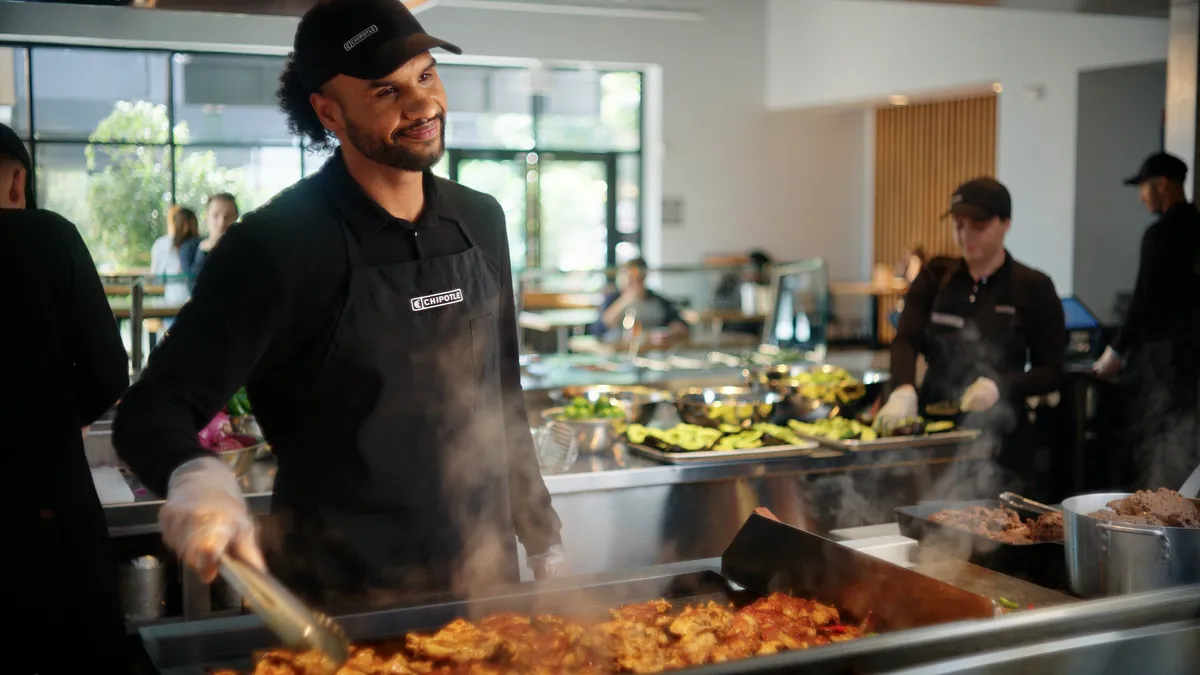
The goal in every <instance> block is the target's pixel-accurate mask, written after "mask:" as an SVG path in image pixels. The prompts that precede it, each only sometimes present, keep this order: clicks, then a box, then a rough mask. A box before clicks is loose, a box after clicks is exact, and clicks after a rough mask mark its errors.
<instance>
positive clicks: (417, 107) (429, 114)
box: [404, 96, 442, 120]
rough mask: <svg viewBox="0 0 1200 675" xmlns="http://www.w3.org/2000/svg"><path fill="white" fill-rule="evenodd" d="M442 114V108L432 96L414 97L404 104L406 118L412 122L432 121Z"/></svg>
mask: <svg viewBox="0 0 1200 675" xmlns="http://www.w3.org/2000/svg"><path fill="white" fill-rule="evenodd" d="M441 112H442V109H441V106H440V105H439V104H438V102H437V100H435V99H434V98H433V97H432V96H413V97H410V98H409V99H408V100H406V101H405V102H404V116H405V117H407V118H408V119H410V120H426V119H431V118H433V117H437V116H438V115H439V114H440V113H441Z"/></svg>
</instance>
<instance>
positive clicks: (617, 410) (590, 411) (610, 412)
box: [562, 396, 625, 420]
mask: <svg viewBox="0 0 1200 675" xmlns="http://www.w3.org/2000/svg"><path fill="white" fill-rule="evenodd" d="M562 419H564V420H601V419H603V420H620V419H625V409H624V408H622V407H621V404H620V402H618V401H617V400H616V399H607V398H602V399H600V400H598V401H596V402H595V403H592V402H591V401H589V400H588V399H586V398H584V397H583V396H576V397H575V398H573V399H571V402H570V403H568V404H567V405H566V407H564V408H563V412H562Z"/></svg>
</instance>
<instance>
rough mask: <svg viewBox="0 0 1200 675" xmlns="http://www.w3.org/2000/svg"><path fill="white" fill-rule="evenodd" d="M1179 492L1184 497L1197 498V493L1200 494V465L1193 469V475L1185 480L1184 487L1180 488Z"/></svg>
mask: <svg viewBox="0 0 1200 675" xmlns="http://www.w3.org/2000/svg"><path fill="white" fill-rule="evenodd" d="M1179 494H1180V495H1181V496H1183V498H1184V499H1195V498H1196V495H1197V494H1200V466H1198V467H1196V468H1195V470H1193V471H1192V475H1190V476H1188V477H1187V480H1185V481H1183V487H1181V488H1179Z"/></svg>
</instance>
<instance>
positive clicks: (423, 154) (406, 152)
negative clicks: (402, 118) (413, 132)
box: [346, 114, 446, 171]
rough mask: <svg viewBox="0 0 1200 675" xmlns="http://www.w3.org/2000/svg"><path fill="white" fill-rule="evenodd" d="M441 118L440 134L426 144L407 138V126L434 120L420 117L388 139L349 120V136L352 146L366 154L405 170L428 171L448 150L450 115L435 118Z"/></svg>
mask: <svg viewBox="0 0 1200 675" xmlns="http://www.w3.org/2000/svg"><path fill="white" fill-rule="evenodd" d="M433 119H436V120H438V137H437V139H436V140H434V141H433V142H428V143H426V144H425V145H424V147H412V146H410V145H408V144H406V143H405V142H404V140H403V133H404V131H406V130H407V129H411V128H413V127H416V126H420V125H422V124H425V123H427V122H429V121H431V120H419V121H418V122H417V123H416V124H412V125H409V127H407V128H406V129H404V130H401V131H398V132H396V133H394V134H392V135H390V136H388V137H386V138H378V137H376V136H372V135H371V133H370V132H369V131H367V130H366V129H364V128H362V127H360V126H358V125H357V124H355V123H354V122H352V121H350V120H349V119H347V120H346V135H347V136H348V137H349V138H348V140H349V141H350V145H352V146H354V149H355V150H357V151H358V152H359V154H361V155H362V156H363V157H366V158H367V159H369V160H371V161H372V162H376V163H378V164H382V165H384V166H389V167H391V168H393V169H400V170H401V171H426V170H428V169H431V168H433V166H434V165H435V164H437V163H438V162H439V161H441V159H442V155H443V154H445V152H446V116H445V115H444V114H439V115H438V116H437V117H435V118H433Z"/></svg>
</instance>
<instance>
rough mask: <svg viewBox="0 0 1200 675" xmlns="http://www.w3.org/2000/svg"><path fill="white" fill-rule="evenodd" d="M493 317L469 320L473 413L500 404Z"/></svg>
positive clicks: (485, 316)
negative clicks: (472, 376)
mask: <svg viewBox="0 0 1200 675" xmlns="http://www.w3.org/2000/svg"><path fill="white" fill-rule="evenodd" d="M498 352H499V350H498V349H497V345H496V321H495V318H494V315H492V314H485V315H483V316H480V317H476V318H474V319H471V359H472V363H473V365H474V367H475V412H476V413H479V412H483V411H485V410H488V409H490V408H493V407H494V406H498V405H499V404H500V359H499V354H498Z"/></svg>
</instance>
